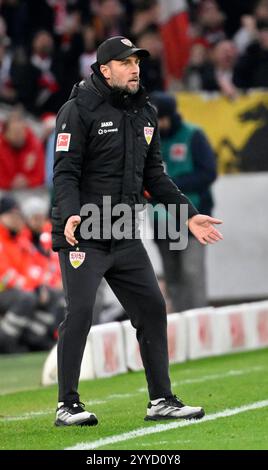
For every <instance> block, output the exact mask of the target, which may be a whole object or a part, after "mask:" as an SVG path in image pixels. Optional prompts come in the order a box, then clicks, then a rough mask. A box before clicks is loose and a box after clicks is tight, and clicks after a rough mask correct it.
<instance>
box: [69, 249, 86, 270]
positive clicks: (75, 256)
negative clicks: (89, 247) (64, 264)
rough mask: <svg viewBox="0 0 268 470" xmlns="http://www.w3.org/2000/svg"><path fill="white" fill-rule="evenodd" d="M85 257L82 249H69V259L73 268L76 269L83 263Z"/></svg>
mask: <svg viewBox="0 0 268 470" xmlns="http://www.w3.org/2000/svg"><path fill="white" fill-rule="evenodd" d="M85 258H86V253H85V252H84V251H70V253H69V260H70V263H71V265H72V267H73V268H74V269H77V268H79V267H80V266H81V264H83V262H84V261H85Z"/></svg>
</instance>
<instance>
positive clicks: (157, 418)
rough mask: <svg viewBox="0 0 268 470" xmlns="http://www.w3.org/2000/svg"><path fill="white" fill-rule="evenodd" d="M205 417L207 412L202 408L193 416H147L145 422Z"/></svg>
mask: <svg viewBox="0 0 268 470" xmlns="http://www.w3.org/2000/svg"><path fill="white" fill-rule="evenodd" d="M204 416H205V411H204V410H203V408H201V410H200V411H198V412H197V413H192V414H191V415H187V416H178V417H175V416H161V415H155V416H148V415H147V416H145V418H144V421H166V420H170V419H201V418H203V417H204Z"/></svg>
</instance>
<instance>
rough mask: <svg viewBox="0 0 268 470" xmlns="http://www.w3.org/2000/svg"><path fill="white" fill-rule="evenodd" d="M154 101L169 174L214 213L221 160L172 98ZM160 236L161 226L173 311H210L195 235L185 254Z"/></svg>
mask: <svg viewBox="0 0 268 470" xmlns="http://www.w3.org/2000/svg"><path fill="white" fill-rule="evenodd" d="M151 100H152V103H153V104H154V105H155V106H156V108H157V111H158V125H159V130H160V137H161V152H162V155H163V161H164V164H165V167H166V172H167V174H168V175H169V176H170V177H171V179H172V181H173V182H174V183H175V184H176V185H177V186H178V188H181V190H182V191H183V193H184V194H185V195H186V196H187V197H188V198H189V199H190V200H191V201H192V203H193V204H194V205H195V207H197V209H198V210H199V211H200V212H201V213H206V214H211V210H212V207H213V199H212V195H211V190H210V188H211V184H212V183H213V182H214V181H215V179H216V176H217V173H216V159H215V154H214V152H213V150H212V148H211V146H210V144H209V142H208V140H207V138H206V136H205V134H204V132H203V131H202V130H201V129H199V128H198V127H196V126H194V125H192V124H190V123H188V122H185V121H184V120H183V118H182V116H181V115H180V114H179V113H178V112H177V107H176V100H175V98H174V97H173V96H172V95H170V94H168V93H165V92H154V93H152V94H151ZM166 215H167V214H166V211H165V209H164V208H163V209H158V220H159V218H160V222H161V220H163V219H164V221H165V220H166ZM155 222H157V219H155ZM157 232H158V230H157V223H155V224H154V234H155V242H156V244H157V246H158V248H159V251H160V254H161V257H162V261H163V268H164V275H165V280H166V284H167V292H168V294H169V297H170V299H171V302H172V305H173V311H175V312H181V311H183V310H188V309H191V308H198V307H204V306H205V305H207V292H206V271H205V251H204V249H203V247H202V246H201V245H200V244H199V243H198V242H197V240H196V239H195V238H194V237H193V236H191V234H190V236H189V240H188V246H187V248H186V249H185V250H180V251H178V250H175V251H170V249H169V244H170V241H171V240H170V238H169V237H167V238H166V239H160V238H158V233H157Z"/></svg>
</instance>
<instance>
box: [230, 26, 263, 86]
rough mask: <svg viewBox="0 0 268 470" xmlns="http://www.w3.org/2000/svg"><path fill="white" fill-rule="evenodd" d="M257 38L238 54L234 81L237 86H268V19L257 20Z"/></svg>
mask: <svg viewBox="0 0 268 470" xmlns="http://www.w3.org/2000/svg"><path fill="white" fill-rule="evenodd" d="M256 26H257V38H256V40H255V41H254V42H253V43H251V44H250V45H249V46H248V47H247V49H246V51H245V53H244V54H243V55H242V56H240V58H239V60H238V62H237V64H236V67H235V70H234V83H235V85H236V86H237V87H238V88H242V89H248V88H258V87H263V88H267V87H268V19H260V20H257V24H256Z"/></svg>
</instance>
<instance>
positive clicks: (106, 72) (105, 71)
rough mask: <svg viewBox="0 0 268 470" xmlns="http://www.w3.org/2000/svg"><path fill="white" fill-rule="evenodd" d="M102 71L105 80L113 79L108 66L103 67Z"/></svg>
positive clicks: (101, 67)
mask: <svg viewBox="0 0 268 470" xmlns="http://www.w3.org/2000/svg"><path fill="white" fill-rule="evenodd" d="M100 71H101V73H102V75H103V76H104V78H106V80H109V79H110V78H111V70H110V67H109V66H108V65H101V66H100Z"/></svg>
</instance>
